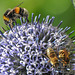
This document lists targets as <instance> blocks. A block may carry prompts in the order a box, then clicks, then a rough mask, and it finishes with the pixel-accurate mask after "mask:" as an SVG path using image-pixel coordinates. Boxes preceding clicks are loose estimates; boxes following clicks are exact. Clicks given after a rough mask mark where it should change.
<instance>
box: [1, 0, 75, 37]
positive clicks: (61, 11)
mask: <svg viewBox="0 0 75 75" xmlns="http://www.w3.org/2000/svg"><path fill="white" fill-rule="evenodd" d="M23 1H24V3H23V4H22V5H20V6H19V7H22V8H26V9H27V10H28V11H29V20H31V13H34V15H37V16H38V14H41V21H42V18H45V17H46V16H47V15H50V17H52V16H55V20H54V23H53V25H55V26H57V25H58V24H59V22H60V21H61V20H62V21H63V24H62V25H61V27H66V26H70V27H71V29H70V30H69V31H68V32H71V31H72V30H75V10H74V6H73V4H72V1H71V0H0V26H2V27H4V28H6V25H5V24H4V21H3V14H4V13H5V11H6V10H7V9H9V8H11V9H13V8H14V7H15V6H17V5H18V4H20V3H21V2H23ZM0 30H1V28H0ZM74 34H75V33H73V34H72V36H73V35H74Z"/></svg>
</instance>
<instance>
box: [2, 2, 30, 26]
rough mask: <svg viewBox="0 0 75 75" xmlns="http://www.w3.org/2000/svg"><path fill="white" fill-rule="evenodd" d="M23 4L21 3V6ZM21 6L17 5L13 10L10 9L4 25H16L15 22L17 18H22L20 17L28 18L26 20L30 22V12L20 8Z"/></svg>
mask: <svg viewBox="0 0 75 75" xmlns="http://www.w3.org/2000/svg"><path fill="white" fill-rule="evenodd" d="M22 3H23V2H22ZM22 3H20V4H19V5H21V4H22ZM19 5H17V6H16V7H15V8H13V9H8V10H7V11H6V12H5V13H4V15H3V20H4V23H5V24H6V25H9V24H10V25H11V26H12V23H14V22H15V20H16V19H17V18H20V17H24V18H25V17H26V20H27V21H28V22H29V20H28V11H27V10H26V9H25V8H21V7H18V6H19Z"/></svg>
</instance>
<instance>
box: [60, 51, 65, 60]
mask: <svg viewBox="0 0 75 75" xmlns="http://www.w3.org/2000/svg"><path fill="white" fill-rule="evenodd" d="M64 57H65V51H64V50H60V51H59V58H62V59H63V58H64Z"/></svg>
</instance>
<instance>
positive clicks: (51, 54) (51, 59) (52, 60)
mask: <svg viewBox="0 0 75 75" xmlns="http://www.w3.org/2000/svg"><path fill="white" fill-rule="evenodd" d="M46 53H47V57H48V58H49V61H48V62H50V63H51V64H52V67H56V68H57V67H58V65H59V61H58V58H57V55H56V53H55V51H54V50H53V49H52V48H48V49H47V50H46ZM44 56H45V55H44Z"/></svg>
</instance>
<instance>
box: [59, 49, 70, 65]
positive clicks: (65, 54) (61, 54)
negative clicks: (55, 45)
mask: <svg viewBox="0 0 75 75" xmlns="http://www.w3.org/2000/svg"><path fill="white" fill-rule="evenodd" d="M69 55H70V52H68V51H67V50H66V49H64V50H60V51H59V58H60V59H62V61H61V62H62V63H63V66H66V65H67V64H69V62H70V58H69Z"/></svg>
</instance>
